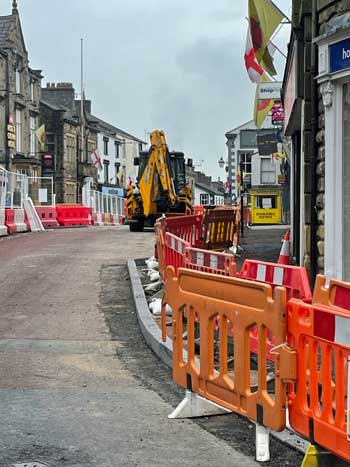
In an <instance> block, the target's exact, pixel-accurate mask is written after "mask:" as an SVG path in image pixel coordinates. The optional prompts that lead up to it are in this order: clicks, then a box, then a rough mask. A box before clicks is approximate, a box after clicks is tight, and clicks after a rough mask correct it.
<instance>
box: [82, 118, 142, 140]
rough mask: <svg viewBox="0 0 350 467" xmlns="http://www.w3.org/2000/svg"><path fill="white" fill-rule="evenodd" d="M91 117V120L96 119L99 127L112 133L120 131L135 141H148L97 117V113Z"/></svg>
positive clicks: (120, 133)
mask: <svg viewBox="0 0 350 467" xmlns="http://www.w3.org/2000/svg"><path fill="white" fill-rule="evenodd" d="M90 118H91V120H93V121H95V122H96V123H97V125H98V126H99V127H102V128H104V129H106V130H107V131H109V132H110V133H111V134H116V133H118V134H119V135H121V136H124V137H125V138H131V139H133V140H134V141H137V142H138V143H142V144H147V143H146V141H143V140H141V139H139V138H137V137H136V136H133V135H131V134H130V133H127V132H126V131H124V130H121V129H120V128H117V127H116V126H114V125H111V124H110V123H108V122H106V121H104V120H102V119H101V118H98V117H95V115H90Z"/></svg>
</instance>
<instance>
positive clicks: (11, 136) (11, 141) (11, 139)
mask: <svg viewBox="0 0 350 467" xmlns="http://www.w3.org/2000/svg"><path fill="white" fill-rule="evenodd" d="M7 147H8V148H10V149H16V128H15V126H14V124H13V115H12V114H10V115H9V120H8V125H7Z"/></svg>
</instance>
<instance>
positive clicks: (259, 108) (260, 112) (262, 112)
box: [254, 73, 275, 128]
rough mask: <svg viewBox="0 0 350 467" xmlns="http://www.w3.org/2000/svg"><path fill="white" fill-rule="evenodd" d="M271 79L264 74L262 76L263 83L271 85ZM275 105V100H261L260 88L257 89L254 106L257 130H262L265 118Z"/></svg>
mask: <svg viewBox="0 0 350 467" xmlns="http://www.w3.org/2000/svg"><path fill="white" fill-rule="evenodd" d="M270 81H271V80H270V78H269V77H268V76H267V75H266V73H264V74H263V75H262V76H261V82H262V83H269V82H270ZM274 105H275V101H274V100H273V99H259V86H257V87H256V92H255V105H254V120H255V125H256V127H257V128H260V127H261V125H262V124H263V123H264V121H265V118H266V117H267V116H268V114H269V113H270V112H271V110H272V107H273V106H274Z"/></svg>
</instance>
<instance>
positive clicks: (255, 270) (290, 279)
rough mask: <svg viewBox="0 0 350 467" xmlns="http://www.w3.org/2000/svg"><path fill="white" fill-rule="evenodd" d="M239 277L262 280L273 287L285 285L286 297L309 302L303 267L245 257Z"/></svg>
mask: <svg viewBox="0 0 350 467" xmlns="http://www.w3.org/2000/svg"><path fill="white" fill-rule="evenodd" d="M239 277H240V278H241V279H247V280H253V281H258V282H264V283H266V284H270V285H271V286H272V287H273V288H274V287H276V286H282V287H285V288H286V289H287V297H288V298H292V297H294V298H300V299H302V300H304V301H309V302H311V298H312V294H311V289H310V284H309V278H308V275H307V272H306V269H305V268H303V267H299V266H289V265H284V264H274V263H266V262H264V261H255V260H252V259H247V260H245V261H244V263H243V266H242V268H241V272H240V274H239Z"/></svg>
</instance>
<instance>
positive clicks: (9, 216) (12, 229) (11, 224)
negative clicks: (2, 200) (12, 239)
mask: <svg viewBox="0 0 350 467" xmlns="http://www.w3.org/2000/svg"><path fill="white" fill-rule="evenodd" d="M5 225H6V227H7V233H8V234H9V235H11V234H14V233H16V232H17V225H16V224H15V210H14V209H9V208H6V209H5Z"/></svg>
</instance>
